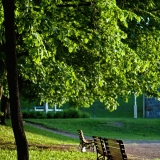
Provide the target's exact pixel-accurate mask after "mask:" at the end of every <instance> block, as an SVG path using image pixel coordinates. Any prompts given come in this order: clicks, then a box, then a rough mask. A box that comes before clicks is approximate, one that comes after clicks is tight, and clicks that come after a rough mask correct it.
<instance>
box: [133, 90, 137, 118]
mask: <svg viewBox="0 0 160 160" xmlns="http://www.w3.org/2000/svg"><path fill="white" fill-rule="evenodd" d="M134 118H137V100H136V92H135V93H134Z"/></svg>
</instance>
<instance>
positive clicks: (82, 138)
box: [77, 130, 86, 143]
mask: <svg viewBox="0 0 160 160" xmlns="http://www.w3.org/2000/svg"><path fill="white" fill-rule="evenodd" d="M77 132H78V135H79V139H80V141H81V142H82V143H84V142H86V140H85V138H84V135H83V131H82V130H77Z"/></svg>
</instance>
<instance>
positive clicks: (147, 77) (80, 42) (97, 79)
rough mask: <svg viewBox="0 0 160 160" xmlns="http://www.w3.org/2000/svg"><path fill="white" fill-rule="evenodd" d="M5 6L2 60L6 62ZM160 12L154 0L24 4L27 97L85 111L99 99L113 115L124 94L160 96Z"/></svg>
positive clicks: (19, 20)
mask: <svg viewBox="0 0 160 160" xmlns="http://www.w3.org/2000/svg"><path fill="white" fill-rule="evenodd" d="M0 5H1V4H0ZM0 7H1V10H0V32H1V34H0V36H1V37H0V44H1V46H0V49H1V51H0V52H1V57H0V58H1V59H2V60H3V61H4V59H5V57H3V55H4V54H3V52H4V49H3V46H4V43H5V39H4V25H3V24H4V19H3V9H2V6H0ZM159 9H160V2H158V1H152V0H145V1H143V2H139V1H133V2H132V1H130V2H127V1H125V0H117V1H115V0H113V1H111V0H94V1H89V0H88V1H87V0H86V1H79V0H77V1H70V0H64V1H60V0H59V1H54V0H52V1H46V0H25V1H22V0H17V1H16V8H15V17H16V31H15V32H16V40H17V41H16V50H17V57H18V69H19V76H20V77H21V79H23V81H24V84H23V89H22V91H21V94H22V95H23V96H24V97H28V98H29V99H32V98H33V99H34V100H35V98H36V99H40V100H41V101H47V102H49V103H59V104H62V103H65V102H66V101H68V100H69V98H71V99H72V101H76V102H77V105H78V106H81V105H83V106H89V105H90V104H92V103H93V102H94V100H95V99H98V100H100V101H101V102H104V104H105V105H106V107H107V108H108V109H111V110H114V109H115V108H116V106H117V101H116V99H117V97H118V96H121V97H123V98H126V97H128V95H130V94H131V93H133V92H136V93H137V95H138V94H142V93H146V94H147V95H148V96H156V97H157V96H158V94H159V92H158V90H157V89H158V88H159V81H160V75H159V74H160V72H159V69H160V66H159V59H160V54H159V52H160V27H159V26H160V18H159V17H160V15H159V14H160V12H159ZM3 68H4V67H3ZM35 96H36V97H35Z"/></svg>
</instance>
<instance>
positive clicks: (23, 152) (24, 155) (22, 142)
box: [2, 0, 29, 160]
mask: <svg viewBox="0 0 160 160" xmlns="http://www.w3.org/2000/svg"><path fill="white" fill-rule="evenodd" d="M2 3H3V8H4V19H5V38H6V46H5V47H6V64H7V80H8V87H9V96H10V110H11V121H12V127H13V132H14V137H15V141H16V146H17V157H18V158H17V159H18V160H28V159H29V153H28V143H27V139H26V135H25V132H24V127H23V120H22V115H21V110H20V102H19V89H18V71H17V57H16V40H15V24H14V23H15V22H14V8H15V5H14V3H15V2H14V0H2Z"/></svg>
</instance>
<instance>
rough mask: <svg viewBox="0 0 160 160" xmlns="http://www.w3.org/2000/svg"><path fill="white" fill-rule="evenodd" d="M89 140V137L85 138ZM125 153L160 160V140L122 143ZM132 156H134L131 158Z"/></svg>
mask: <svg viewBox="0 0 160 160" xmlns="http://www.w3.org/2000/svg"><path fill="white" fill-rule="evenodd" d="M25 124H27V125H32V126H34V127H36V128H40V129H43V130H47V131H49V132H52V133H56V134H61V135H64V136H67V137H72V138H77V139H78V138H79V137H78V135H75V134H71V133H68V132H64V131H60V130H53V129H49V128H46V127H44V126H42V125H38V124H34V123H29V122H25ZM86 138H91V137H86ZM124 143H125V148H126V153H127V154H128V156H129V157H132V160H160V140H159V141H124ZM133 155H134V156H135V157H134V158H133Z"/></svg>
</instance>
